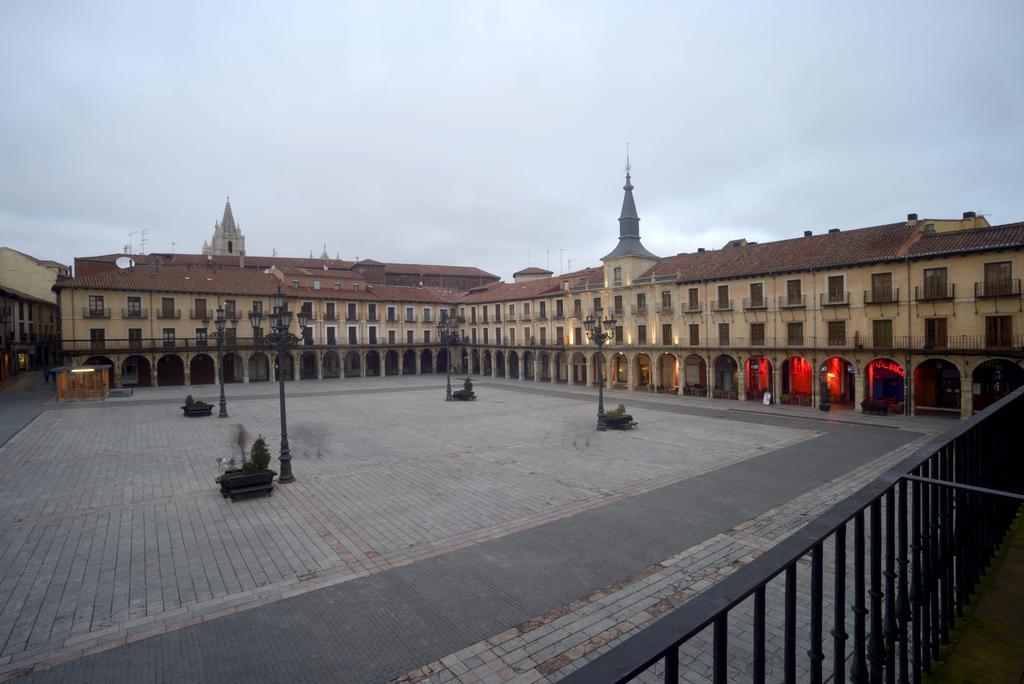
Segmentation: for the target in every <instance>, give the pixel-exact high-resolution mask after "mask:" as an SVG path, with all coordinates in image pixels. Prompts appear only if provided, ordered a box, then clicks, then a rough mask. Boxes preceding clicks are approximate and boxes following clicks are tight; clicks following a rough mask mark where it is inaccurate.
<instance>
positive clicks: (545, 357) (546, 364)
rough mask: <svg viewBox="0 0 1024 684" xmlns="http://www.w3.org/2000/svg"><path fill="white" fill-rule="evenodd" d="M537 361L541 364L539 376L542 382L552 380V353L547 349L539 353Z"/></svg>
mask: <svg viewBox="0 0 1024 684" xmlns="http://www.w3.org/2000/svg"><path fill="white" fill-rule="evenodd" d="M537 363H538V365H539V366H540V376H539V377H538V378H537V379H538V380H540V381H542V382H551V355H550V354H548V353H547V352H545V351H542V352H540V353H539V354H537Z"/></svg>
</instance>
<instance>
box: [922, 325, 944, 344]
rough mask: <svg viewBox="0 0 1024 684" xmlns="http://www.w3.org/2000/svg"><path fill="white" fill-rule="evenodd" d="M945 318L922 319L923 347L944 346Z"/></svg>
mask: <svg viewBox="0 0 1024 684" xmlns="http://www.w3.org/2000/svg"><path fill="white" fill-rule="evenodd" d="M946 344H947V342H946V319H945V318H926V319H924V347H925V349H945V348H946Z"/></svg>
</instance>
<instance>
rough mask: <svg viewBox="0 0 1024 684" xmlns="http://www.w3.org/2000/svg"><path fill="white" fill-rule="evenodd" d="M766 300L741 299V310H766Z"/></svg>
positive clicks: (762, 298) (760, 298) (761, 298)
mask: <svg viewBox="0 0 1024 684" xmlns="http://www.w3.org/2000/svg"><path fill="white" fill-rule="evenodd" d="M767 308H768V300H767V299H765V298H764V297H759V298H756V299H751V298H750V297H744V299H743V310H744V311H757V310H758V309H767Z"/></svg>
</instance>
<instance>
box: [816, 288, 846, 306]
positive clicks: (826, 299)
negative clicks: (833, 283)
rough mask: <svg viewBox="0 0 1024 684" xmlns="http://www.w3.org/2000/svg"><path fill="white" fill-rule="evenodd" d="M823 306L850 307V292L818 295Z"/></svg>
mask: <svg viewBox="0 0 1024 684" xmlns="http://www.w3.org/2000/svg"><path fill="white" fill-rule="evenodd" d="M818 297H819V301H820V302H821V305H822V306H849V305H850V293H849V292H845V291H844V292H822V293H821V294H820V295H818Z"/></svg>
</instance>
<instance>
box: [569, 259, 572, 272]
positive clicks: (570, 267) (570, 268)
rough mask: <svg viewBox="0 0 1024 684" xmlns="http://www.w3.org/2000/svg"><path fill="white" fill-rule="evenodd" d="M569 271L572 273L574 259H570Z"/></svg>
mask: <svg viewBox="0 0 1024 684" xmlns="http://www.w3.org/2000/svg"><path fill="white" fill-rule="evenodd" d="M569 272H570V273H572V259H569Z"/></svg>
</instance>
